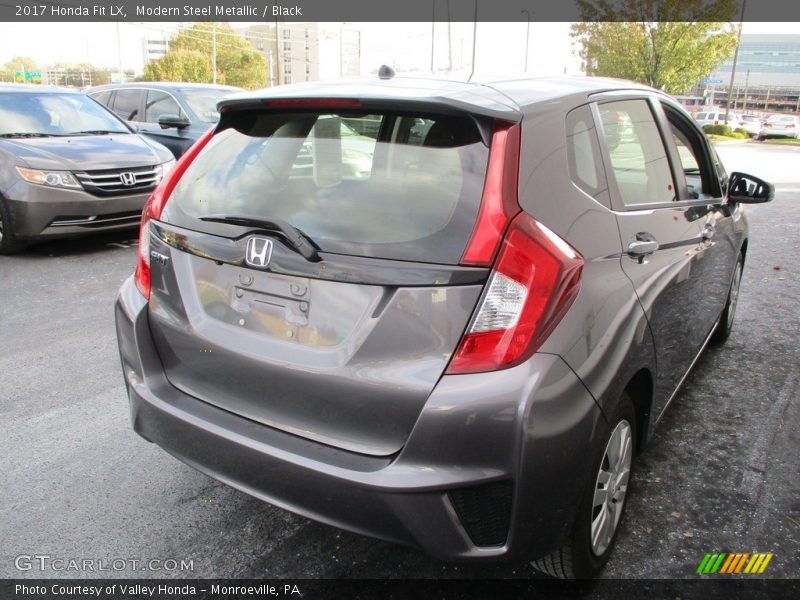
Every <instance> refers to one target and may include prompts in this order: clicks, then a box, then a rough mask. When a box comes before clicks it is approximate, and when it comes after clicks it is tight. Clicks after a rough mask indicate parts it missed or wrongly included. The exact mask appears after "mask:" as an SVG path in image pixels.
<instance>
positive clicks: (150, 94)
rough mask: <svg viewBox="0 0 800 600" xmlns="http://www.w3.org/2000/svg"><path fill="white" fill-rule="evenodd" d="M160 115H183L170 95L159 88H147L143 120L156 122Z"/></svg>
mask: <svg viewBox="0 0 800 600" xmlns="http://www.w3.org/2000/svg"><path fill="white" fill-rule="evenodd" d="M161 115H178V116H179V117H183V116H185V115H184V113H183V111H182V110H181V107H180V105H179V104H178V103H177V102H176V101H175V99H174V98H173V97H172V96H170V95H169V94H167V93H166V92H162V91H160V90H147V103H146V104H145V110H144V120H145V121H146V122H148V123H158V117H160V116H161Z"/></svg>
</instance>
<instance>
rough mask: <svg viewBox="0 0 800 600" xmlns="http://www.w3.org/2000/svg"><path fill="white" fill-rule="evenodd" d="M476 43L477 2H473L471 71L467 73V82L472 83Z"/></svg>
mask: <svg viewBox="0 0 800 600" xmlns="http://www.w3.org/2000/svg"><path fill="white" fill-rule="evenodd" d="M477 41H478V0H475V20H474V21H473V26H472V71H470V73H469V77H468V78H467V82H470V81H472V76H473V75H475V48H476V46H477Z"/></svg>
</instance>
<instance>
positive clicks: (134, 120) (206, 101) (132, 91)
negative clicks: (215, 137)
mask: <svg viewBox="0 0 800 600" xmlns="http://www.w3.org/2000/svg"><path fill="white" fill-rule="evenodd" d="M241 91H242V88H238V87H233V86H230V85H210V84H205V83H161V82H145V83H116V84H109V85H98V86H96V87H92V88H89V89H88V90H86V93H87V94H89V95H90V96H91V97H92V98H94V99H95V100H97V101H98V102H100V103H102V104H104V105H105V106H107V107H109V108H110V109H111V110H113V111H114V112H115V113H116V114H117V115H118V116H119V117H120V118H122V119H125V120H126V121H127V122H128V123H129V124H130V125H132V126H134V127H135V128H136V130H137V131H139V133H142V134H144V135H146V136H148V137H151V138H153V139H154V140H155V141H157V142H159V143H161V144H164V145H165V146H166V147H167V148H169V149H170V151H171V152H172V153H173V154H174V155H175V157H176V158H178V157H180V155H181V154H183V153H184V152H186V150H187V149H188V148H189V147H190V146H191V145H192V144H194V143H195V142H196V141H197V140H198V139H200V136H202V135H203V134H204V133H205V132H206V131H208V128H209V127H211V126H213V125H215V124H216V123H217V121H219V113H218V112H217V102H218V101H219V100H220V99H222V98H224V97H225V96H228V95H230V94H232V93H234V92H241Z"/></svg>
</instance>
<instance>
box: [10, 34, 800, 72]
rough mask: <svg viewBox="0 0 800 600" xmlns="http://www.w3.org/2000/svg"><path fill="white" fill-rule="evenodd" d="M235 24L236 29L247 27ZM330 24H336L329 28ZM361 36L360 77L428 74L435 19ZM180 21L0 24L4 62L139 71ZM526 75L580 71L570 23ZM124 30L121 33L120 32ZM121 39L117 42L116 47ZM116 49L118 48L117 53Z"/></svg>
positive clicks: (493, 65) (458, 43)
mask: <svg viewBox="0 0 800 600" xmlns="http://www.w3.org/2000/svg"><path fill="white" fill-rule="evenodd" d="M245 25H247V24H244V23H236V24H234V26H236V27H240V26H245ZM326 26H333V24H330V25H326ZM348 26H349V27H352V28H354V29H358V30H360V31H361V33H362V74H364V75H366V74H368V73H369V72H370V71H372V70H374V69H376V68H377V67H378V66H380V65H381V64H384V63H385V64H390V65H393V66H395V67H397V68H399V69H403V70H408V69H418V70H420V71H427V72H430V66H431V24H430V23H353V24H349V25H348ZM177 27H178V24H177V23H121V24H119V25H117V24H116V23H0V64H3V63H5V62H6V61H8V60H9V59H11V58H12V57H13V56H16V55H23V56H30V57H32V58H33V59H34V60H36V61H38V62H39V63H40V64H43V65H48V64H52V63H55V62H58V61H66V62H70V63H77V62H89V63H92V64H93V65H96V66H99V67H109V68H112V69H116V68H117V65H118V63H120V62H121V66H122V68H124V69H134V70H136V71H140V70H141V69H142V66H143V51H142V39H143V38H145V37H147V36H151V37H160V36H167V37H168V36H169V35H170V34H171V33H173V32H174V31H175V29H176V28H177ZM530 27H531V29H530V43H529V53H528V72H529V73H531V74H532V75H557V74H561V73H564V72H567V73H569V74H576V73H578V72H579V69H580V64H579V61H578V59H577V58H576V57H575V55H574V51H573V50H574V49H573V46H572V41H571V39H570V38H569V35H568V33H569V24H568V23H531V26H530ZM118 31H119V37H118V36H117V32H118ZM743 31H744V33H798V32H800V23H745V24H744V30H743ZM472 35H473V24H472V23H454V24H453V25H452V27H451V31H450V37H451V40H452V52H451V53H450V54H448V53H447V24H446V23H437V24H436V27H435V32H434V42H435V44H434V45H435V60H434V62H435V65H434V66H435V68H436V70H437V71H443V70H445V69H446V68H447V65H448V64H449V63H450V61H452V65H453V69H454V70H459V69H460V68H463V69H466V70H467V71H468V70H469V68H470V66H471V60H472ZM525 37H526V24H525V23H524V22H523V23H479V24H478V27H477V46H476V50H477V51H476V69H475V70H476V73H477V74H479V75H505V74H510V73H519V72H522V71H523V70H524V66H525ZM118 41H119V44H118ZM118 48H119V51H118Z"/></svg>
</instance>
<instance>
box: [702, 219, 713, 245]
mask: <svg viewBox="0 0 800 600" xmlns="http://www.w3.org/2000/svg"><path fill="white" fill-rule="evenodd" d="M702 236H703V241H706V240H710V239H711V238H713V237H714V226H713V225H712V224H711V223H706V226H705V227H703V233H702Z"/></svg>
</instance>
